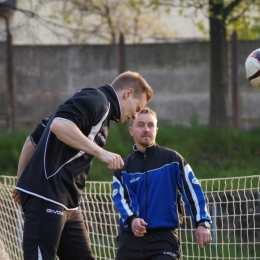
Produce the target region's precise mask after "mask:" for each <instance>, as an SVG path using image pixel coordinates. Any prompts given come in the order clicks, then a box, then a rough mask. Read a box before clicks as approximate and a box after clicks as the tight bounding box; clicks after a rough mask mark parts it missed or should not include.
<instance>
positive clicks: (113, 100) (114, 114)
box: [98, 84, 122, 122]
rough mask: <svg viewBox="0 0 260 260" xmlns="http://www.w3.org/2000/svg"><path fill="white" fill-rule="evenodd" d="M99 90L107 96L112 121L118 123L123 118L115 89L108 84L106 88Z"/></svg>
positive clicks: (102, 87)
mask: <svg viewBox="0 0 260 260" xmlns="http://www.w3.org/2000/svg"><path fill="white" fill-rule="evenodd" d="M98 90H100V91H101V92H103V93H104V94H105V95H106V97H107V99H108V101H109V103H110V111H111V112H110V115H111V117H110V119H111V120H114V121H116V122H118V121H119V119H120V118H121V117H122V112H121V107H120V103H119V99H118V96H117V93H116V91H115V89H114V88H113V87H112V86H111V85H109V84H106V85H104V86H101V87H99V88H98Z"/></svg>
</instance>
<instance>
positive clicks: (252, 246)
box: [0, 176, 260, 260]
mask: <svg viewBox="0 0 260 260" xmlns="http://www.w3.org/2000/svg"><path fill="white" fill-rule="evenodd" d="M259 182H260V176H249V177H237V178H225V179H203V180H200V183H201V185H202V188H203V190H204V192H205V196H206V199H207V202H208V209H209V211H210V214H211V216H212V230H211V232H212V238H213V241H212V243H211V245H209V246H206V247H205V248H203V249H200V248H199V246H198V245H197V241H196V238H195V230H194V227H193V226H192V223H191V218H190V217H189V214H187V212H186V211H185V207H184V206H183V205H182V207H183V210H184V223H183V225H182V227H181V228H180V231H179V238H180V240H181V248H182V259H184V260H191V259H194V260H195V259H196V260H197V259H205V260H206V259H207V260H209V259H211V260H212V259H219V260H224V259H225V260H234V259H236V260H239V259H241V260H242V259H243V260H244V259H250V260H254V259H260V200H259V199H260V193H259ZM15 183H16V178H15V177H7V176H0V260H2V259H4V260H9V259H10V260H11V259H12V260H16V259H17V260H20V259H22V258H23V254H22V230H23V218H22V214H21V211H20V208H19V207H18V206H17V205H16V204H15V203H14V202H13V201H12V199H11V191H12V189H13V187H14V185H15ZM111 194H112V183H111V182H87V183H86V189H85V191H84V193H83V196H82V203H81V205H80V209H81V211H82V214H83V216H84V220H85V224H86V227H87V230H88V232H89V237H90V241H91V246H92V250H93V252H94V254H95V255H96V258H97V260H104V259H105V260H112V259H114V258H115V252H116V236H117V234H118V218H119V217H118V213H117V211H116V210H115V208H114V205H113V202H112V197H111Z"/></svg>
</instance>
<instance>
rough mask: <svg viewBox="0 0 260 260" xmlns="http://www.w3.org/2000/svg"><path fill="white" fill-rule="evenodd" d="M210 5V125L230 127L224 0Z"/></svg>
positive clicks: (211, 0) (210, 2)
mask: <svg viewBox="0 0 260 260" xmlns="http://www.w3.org/2000/svg"><path fill="white" fill-rule="evenodd" d="M209 4H210V19H209V22H210V73H211V74H210V120H209V122H210V125H212V126H215V127H217V128H224V127H226V126H228V123H229V122H228V121H229V120H228V108H227V104H228V51H227V40H226V29H225V24H224V17H223V12H224V3H223V0H219V1H215V0H209Z"/></svg>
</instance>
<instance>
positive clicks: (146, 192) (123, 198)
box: [113, 108, 211, 260]
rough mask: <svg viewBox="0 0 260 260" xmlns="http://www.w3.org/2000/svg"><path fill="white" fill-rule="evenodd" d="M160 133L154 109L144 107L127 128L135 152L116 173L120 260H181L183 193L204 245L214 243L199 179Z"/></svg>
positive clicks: (117, 257) (115, 199) (200, 241)
mask: <svg viewBox="0 0 260 260" xmlns="http://www.w3.org/2000/svg"><path fill="white" fill-rule="evenodd" d="M157 131H158V128H157V117H156V113H155V112H154V111H152V110H151V109H149V108H144V109H143V110H142V111H141V112H140V113H139V114H138V115H137V118H136V119H135V120H131V126H130V127H129V132H130V135H131V136H133V138H134V140H135V145H134V151H133V153H131V154H130V155H129V156H128V157H126V158H125V159H124V166H123V168H122V169H120V170H116V171H115V172H114V178H113V200H114V203H115V205H116V207H117V209H118V211H119V213H120V230H121V231H120V234H119V235H118V237H117V242H118V249H117V255H116V260H136V259H142V260H148V259H149V260H150V259H152V260H159V259H160V260H170V259H175V260H177V259H180V242H179V239H178V227H179V226H180V208H181V207H180V196H181V197H182V199H183V201H184V203H185V206H186V208H187V210H188V211H189V213H190V215H191V218H192V221H193V223H194V225H195V227H196V238H197V242H198V244H199V245H200V247H204V246H205V245H207V244H209V243H210V242H211V233H210V223H211V218H210V215H209V213H208V211H207V204H206V200H205V196H204V193H203V190H202V188H201V186H200V183H199V181H198V180H197V179H196V177H195V175H194V173H193V171H192V169H191V167H190V166H189V164H188V163H187V162H186V161H185V159H184V158H183V157H182V156H181V155H180V154H179V153H178V152H176V151H173V150H170V149H167V148H165V147H162V146H159V145H157V144H156V142H155V138H156V134H157Z"/></svg>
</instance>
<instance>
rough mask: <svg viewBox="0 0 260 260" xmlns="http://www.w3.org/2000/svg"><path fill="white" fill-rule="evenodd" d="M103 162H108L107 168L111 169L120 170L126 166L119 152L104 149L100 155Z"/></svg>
mask: <svg viewBox="0 0 260 260" xmlns="http://www.w3.org/2000/svg"><path fill="white" fill-rule="evenodd" d="M98 159H99V160H100V161H101V162H104V163H106V164H107V168H109V169H111V170H120V169H121V168H122V167H123V166H124V161H123V159H122V157H121V156H120V155H119V154H116V153H112V152H109V151H106V150H104V149H102V152H101V155H100V156H99V157H98Z"/></svg>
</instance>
